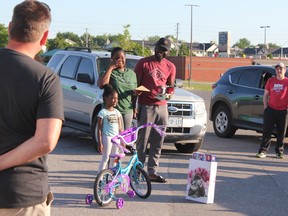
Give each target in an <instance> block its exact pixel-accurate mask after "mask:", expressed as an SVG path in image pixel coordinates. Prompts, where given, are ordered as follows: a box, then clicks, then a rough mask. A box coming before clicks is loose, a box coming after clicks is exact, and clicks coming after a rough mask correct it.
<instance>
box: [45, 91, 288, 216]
mask: <svg viewBox="0 0 288 216" xmlns="http://www.w3.org/2000/svg"><path fill="white" fill-rule="evenodd" d="M192 91H193V90H192ZM194 92H196V93H197V94H199V95H200V96H202V97H203V98H204V100H205V102H206V106H207V108H208V107H209V98H210V92H209V91H194ZM260 138H261V134H257V133H256V132H253V131H245V130H238V131H237V132H236V135H235V136H234V137H233V138H230V139H223V138H219V137H217V136H216V135H215V134H214V132H213V128H212V123H211V122H210V121H208V131H207V134H206V137H205V140H204V145H203V146H202V148H201V152H204V153H207V152H209V153H211V154H215V155H216V157H217V158H216V159H217V162H218V168H217V177H216V185H215V198H214V203H213V204H204V203H198V202H194V201H190V200H186V199H185V190H186V186H187V172H188V165H189V158H190V157H191V154H183V153H178V152H177V151H176V149H175V147H174V145H173V144H169V143H167V144H165V146H164V148H163V150H162V156H161V161H160V167H159V173H160V174H161V175H163V176H164V177H166V178H167V179H168V182H167V183H165V184H161V183H152V193H151V196H150V197H148V198H147V199H141V198H139V197H134V198H129V197H128V196H127V195H125V194H124V193H122V192H121V190H118V192H119V193H117V196H118V197H121V198H123V199H124V200H125V205H124V207H123V208H122V209H117V208H116V204H115V201H112V203H111V204H110V205H109V206H107V207H100V206H98V205H97V203H96V202H95V201H93V203H92V204H91V205H87V204H86V203H85V196H86V194H88V193H93V183H94V180H95V177H96V174H97V169H98V164H99V161H100V159H101V155H100V154H99V153H96V151H95V150H94V147H93V144H92V141H91V138H90V137H89V136H87V134H84V133H81V132H79V131H75V130H71V129H68V128H63V131H62V134H61V138H60V141H59V144H58V146H57V147H56V149H55V150H54V151H53V152H52V153H51V154H50V156H49V159H48V165H49V170H50V172H49V181H50V186H51V190H52V192H53V193H54V196H55V200H54V202H53V205H52V215H53V216H58V215H59V216H63V215H65V216H66V215H67V216H70V215H71V216H72V215H75V216H76V215H77V216H79V215H99V216H101V215H105V216H107V215H111V216H112V215H119V216H121V215H123V216H124V215H126V216H129V215H131V216H132V215H133V216H137V215H161V216H182V215H183V216H184V215H185V216H186V215H209V216H226V215H227V216H228V215H229V216H230V215H231V216H236V215H251V216H258V215H259V216H260V215H261V216H271V215H272V216H274V215H277V216H282V215H283V216H287V215H288V196H287V195H288V153H287V150H285V154H286V155H287V156H286V157H285V159H283V160H280V159H277V158H276V157H275V155H274V146H273V145H274V144H273V145H272V146H271V149H270V150H269V152H268V156H267V158H264V159H258V158H256V157H255V154H256V152H257V150H258V148H259V144H260ZM286 148H287V147H286ZM128 159H129V155H128V156H127V157H126V158H125V159H124V161H125V160H128Z"/></svg>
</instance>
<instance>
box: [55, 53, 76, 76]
mask: <svg viewBox="0 0 288 216" xmlns="http://www.w3.org/2000/svg"><path fill="white" fill-rule="evenodd" d="M80 58H81V57H79V56H69V57H68V58H67V59H66V61H65V62H64V64H63V65H62V68H61V70H60V73H59V75H60V76H61V77H65V78H71V79H74V77H75V74H76V70H77V66H78V63H79V61H80Z"/></svg>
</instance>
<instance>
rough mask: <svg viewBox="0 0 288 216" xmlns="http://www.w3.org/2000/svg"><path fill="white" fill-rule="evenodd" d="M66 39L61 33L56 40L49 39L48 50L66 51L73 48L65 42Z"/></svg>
mask: <svg viewBox="0 0 288 216" xmlns="http://www.w3.org/2000/svg"><path fill="white" fill-rule="evenodd" d="M65 39H66V38H64V37H63V35H62V34H61V33H57V35H56V37H55V38H54V39H48V41H47V44H46V46H47V50H48V51H49V50H53V49H65V48H66V47H71V46H72V45H71V44H69V43H68V42H66V41H65Z"/></svg>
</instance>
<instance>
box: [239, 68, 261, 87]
mask: <svg viewBox="0 0 288 216" xmlns="http://www.w3.org/2000/svg"><path fill="white" fill-rule="evenodd" d="M261 75H262V73H261V71H258V70H252V69H247V70H243V71H242V72H241V75H240V77H239V80H238V85H243V86H248V87H253V88H259V87H260V78H261Z"/></svg>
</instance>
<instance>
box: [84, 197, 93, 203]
mask: <svg viewBox="0 0 288 216" xmlns="http://www.w3.org/2000/svg"><path fill="white" fill-rule="evenodd" d="M85 201H86V204H88V205H90V204H91V203H92V201H93V195H92V194H87V195H86V198H85Z"/></svg>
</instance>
